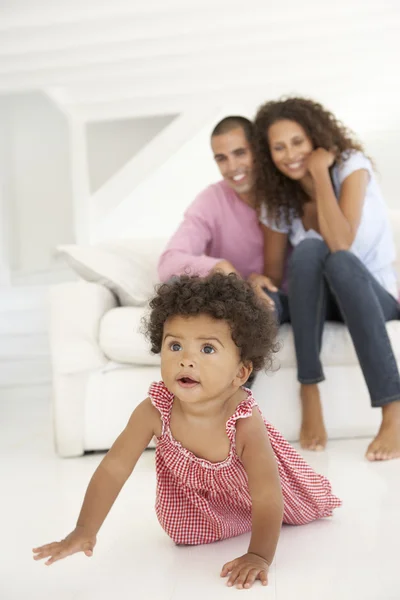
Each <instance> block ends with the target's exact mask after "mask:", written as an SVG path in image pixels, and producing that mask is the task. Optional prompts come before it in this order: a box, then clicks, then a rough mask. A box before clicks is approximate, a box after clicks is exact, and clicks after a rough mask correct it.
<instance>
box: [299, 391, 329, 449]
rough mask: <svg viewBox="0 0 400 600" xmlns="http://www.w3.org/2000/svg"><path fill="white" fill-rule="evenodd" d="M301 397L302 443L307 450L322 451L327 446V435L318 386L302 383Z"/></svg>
mask: <svg viewBox="0 0 400 600" xmlns="http://www.w3.org/2000/svg"><path fill="white" fill-rule="evenodd" d="M300 397H301V404H302V422H301V429H300V445H301V447H302V448H304V449H305V450H314V451H317V452H318V451H321V450H323V449H324V448H325V446H326V441H327V435H326V429H325V425H324V418H323V415H322V406H321V400H320V397H319V390H318V386H317V385H316V384H313V385H304V384H303V385H301V388H300Z"/></svg>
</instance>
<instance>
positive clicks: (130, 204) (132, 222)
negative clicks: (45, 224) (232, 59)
mask: <svg viewBox="0 0 400 600" xmlns="http://www.w3.org/2000/svg"><path fill="white" fill-rule="evenodd" d="M254 109H255V107H249V106H242V107H238V106H234V105H230V106H228V105H227V106H226V108H224V109H220V112H219V117H218V116H216V117H215V118H213V119H212V120H210V121H209V122H208V124H207V125H205V126H204V127H203V128H202V129H201V131H199V132H198V133H197V134H196V135H195V136H194V137H193V138H192V139H191V140H190V141H189V142H188V143H186V144H185V145H183V146H182V147H181V148H180V149H179V151H178V152H176V153H175V154H174V155H173V156H171V157H169V158H166V161H165V163H164V164H163V166H162V167H161V168H159V169H158V170H156V171H155V172H154V173H153V175H152V176H151V177H150V178H149V179H147V180H146V181H145V182H143V183H142V184H140V185H138V186H137V188H136V189H134V190H133V191H132V193H131V194H130V195H128V196H127V198H126V199H125V201H124V202H122V203H121V205H120V206H119V207H118V208H117V209H116V210H115V211H114V212H113V213H112V214H111V215H110V216H109V217H107V219H105V221H104V222H103V223H102V224H101V225H100V226H99V227H98V228H97V230H96V232H95V235H94V238H93V241H95V242H97V241H101V240H105V239H112V238H124V237H152V236H156V237H168V236H170V235H171V234H172V233H173V231H174V230H175V229H176V227H177V225H178V224H179V222H180V220H181V219H182V216H183V213H184V210H185V209H186V208H187V206H188V205H189V204H190V203H191V202H192V201H193V200H194V198H195V196H196V195H197V194H198V193H199V192H200V191H201V190H202V189H203V188H205V187H206V186H207V185H210V184H211V183H213V182H215V181H218V180H219V179H220V175H219V171H218V169H217V167H216V165H215V163H214V161H213V158H212V152H211V148H210V133H211V131H212V129H213V127H214V125H215V124H216V122H217V121H218V120H219V118H222V117H223V116H226V115H227V114H237V113H239V114H243V115H245V116H248V117H250V118H252V117H253V116H254ZM216 115H217V111H216ZM348 117H350V121H351V125H352V126H353V127H354V126H355V125H356V124H357V123H358V124H360V125H361V124H362V125H364V127H365V130H364V131H358V132H357V134H358V137H359V138H360V140H361V142H362V143H364V145H365V147H366V152H367V154H369V155H370V156H371V157H372V158H373V160H374V162H375V165H376V169H377V175H378V179H379V181H380V183H381V186H382V191H383V193H384V196H385V199H386V201H387V204H388V206H390V207H391V208H400V169H399V166H398V144H399V140H400V127H399V128H398V129H397V130H396V129H394V130H391V131H384V130H379V129H378V130H377V129H376V128H375V127H374V125H375V123H372V125H371V126H370V127H368V124H366V123H365V121H363V120H362V119H361V118H360V114H359V113H357V112H354V113H350V114H349V115H348Z"/></svg>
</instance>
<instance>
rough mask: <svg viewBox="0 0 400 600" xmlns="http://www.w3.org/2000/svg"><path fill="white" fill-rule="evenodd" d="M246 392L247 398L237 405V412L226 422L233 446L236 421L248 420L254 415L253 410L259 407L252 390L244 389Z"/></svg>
mask: <svg viewBox="0 0 400 600" xmlns="http://www.w3.org/2000/svg"><path fill="white" fill-rule="evenodd" d="M244 391H245V392H246V393H247V398H245V399H244V400H242V401H241V402H240V404H238V405H237V407H236V410H235V412H234V413H233V415H232V416H231V417H230V418H229V419H228V421H227V422H226V433H227V436H228V438H229V439H230V441H231V444H233V445H234V444H235V442H236V421H237V420H238V419H247V417H251V415H252V414H253V408H254V407H255V406H258V405H257V402H256V401H255V399H254V397H253V394H252V392H251V390H250V389H248V388H244Z"/></svg>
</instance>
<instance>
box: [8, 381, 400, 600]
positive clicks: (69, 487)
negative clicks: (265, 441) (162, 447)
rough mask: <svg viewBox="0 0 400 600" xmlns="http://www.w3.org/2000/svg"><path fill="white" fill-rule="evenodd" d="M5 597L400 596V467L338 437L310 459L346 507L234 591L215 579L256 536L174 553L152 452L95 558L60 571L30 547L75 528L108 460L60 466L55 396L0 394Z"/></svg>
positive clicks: (285, 536) (395, 599)
mask: <svg viewBox="0 0 400 600" xmlns="http://www.w3.org/2000/svg"><path fill="white" fill-rule="evenodd" d="M0 394H1V396H0V481H1V492H0V506H1V512H0V519H1V521H0V525H1V529H0V531H1V557H2V559H1V560H0V598H1V600H14V599H18V600H25V599H29V600H35V599H38V600H39V599H40V600H50V599H51V600H78V599H79V600H92V599H93V600H102V599H107V600H110V599H111V600H113V599H114V598H115V599H118V600H123V599H124V598H126V599H129V600H147V599H150V598H151V599H155V600H164V599H165V600H167V599H168V600H170V599H171V600H187V598H188V597H190V598H191V600H196V599H200V598H201V599H203V600H204V599H207V600H214V599H218V600H223V599H224V598H234V597H236V595H237V594H239V593H240V594H242V595H245V596H246V597H249V598H265V599H278V600H303V599H304V600H321V599H323V600H399V598H400V578H399V564H400V562H399V561H400V550H399V548H400V461H394V462H391V463H382V464H369V463H367V462H366V461H365V460H364V458H363V453H364V450H365V447H366V444H367V440H353V441H342V442H332V443H330V445H329V449H328V450H327V452H325V453H324V454H319V455H314V454H310V455H309V454H308V455H307V458H308V459H309V461H310V462H311V464H312V465H313V466H314V467H315V468H316V469H317V470H319V471H320V472H322V473H324V474H326V475H328V476H329V477H330V479H331V481H332V483H333V486H334V490H335V492H336V493H337V494H338V495H340V496H341V498H342V499H343V502H344V505H343V508H341V509H339V510H337V511H336V514H335V516H334V518H333V519H330V520H326V521H320V522H317V523H314V524H311V525H307V526H304V527H298V528H295V527H284V528H283V530H282V536H281V539H280V543H279V547H278V551H277V555H276V559H275V562H274V564H273V567H272V569H271V573H270V583H269V586H268V587H267V588H262V587H261V585H259V584H258V585H256V586H255V587H254V588H253V589H251V590H242V591H238V590H236V589H230V588H227V587H225V585H224V580H222V579H220V578H219V569H220V568H221V566H222V564H223V563H224V562H225V561H227V560H229V559H232V558H234V557H236V556H239V555H240V554H242V553H244V552H245V550H246V545H247V543H248V537H247V536H243V537H240V538H236V539H234V540H229V541H227V542H221V543H218V544H213V545H210V546H202V547H196V548H182V547H181V548H177V547H175V546H174V545H173V543H172V542H171V541H170V540H169V539H168V537H167V536H166V535H165V534H164V533H163V531H162V530H161V528H160V526H159V525H158V522H157V520H156V517H155V514H154V510H153V505H154V487H155V477H154V467H153V459H154V453H153V451H150V450H149V451H146V453H145V454H144V455H143V457H142V459H141V460H140V462H139V464H138V466H137V468H136V470H135V472H134V474H133V476H132V478H131V480H130V481H129V482H128V484H127V486H126V488H125V489H124V490H123V492H122V494H121V496H120V498H119V499H118V501H117V503H116V505H115V506H114V508H113V510H112V512H111V514H110V516H109V518H108V520H107V521H106V523H105V525H104V528H103V530H102V531H101V533H100V535H99V538H98V543H97V546H96V548H95V553H94V556H93V558H90V559H89V558H86V557H85V556H83V555H76V556H74V557H71V558H69V559H67V560H65V561H61V562H59V563H57V564H55V565H54V566H52V567H50V568H49V567H45V566H44V565H43V564H40V563H35V562H34V561H33V560H32V557H31V548H32V547H33V546H36V545H39V544H42V543H45V542H49V541H54V539H59V538H61V537H63V536H64V535H65V534H66V533H68V532H69V531H70V529H71V528H72V527H73V525H74V522H75V519H76V516H77V513H78V510H79V507H80V503H81V500H82V496H83V493H84V490H85V488H86V485H87V483H88V480H89V478H90V475H91V473H92V472H93V470H94V468H95V467H96V465H97V464H98V462H99V461H100V460H101V455H89V456H85V457H83V458H79V459H72V460H65V459H64V460H62V459H59V458H57V456H55V454H54V452H53V447H52V435H51V418H50V411H49V401H48V395H49V394H48V392H47V391H46V388H45V387H43V390H40V388H36V389H35V391H30V390H25V393H23V394H21V393H18V394H16V393H11V392H9V393H6V392H5V391H4V390H0Z"/></svg>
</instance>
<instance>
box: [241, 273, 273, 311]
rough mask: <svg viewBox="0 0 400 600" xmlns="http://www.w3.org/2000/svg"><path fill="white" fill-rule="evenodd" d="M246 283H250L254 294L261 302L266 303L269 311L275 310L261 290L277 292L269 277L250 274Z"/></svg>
mask: <svg viewBox="0 0 400 600" xmlns="http://www.w3.org/2000/svg"><path fill="white" fill-rule="evenodd" d="M247 281H248V282H249V283H251V285H252V286H253V288H254V291H255V293H256V294H257V296H258V297H259V298H261V300H263V301H264V302H266V303H267V304H268V306H269V307H270V308H271V309H274V308H275V303H274V301H273V300H272V298H270V297H269V296H268V295H267V294H266V293H265V290H264V289H263V288H267V290H269V291H270V292H277V291H278V288H277V287H276V285H274V284H273V283H272V281H271V280H270V278H269V277H266V276H265V275H259V274H258V273H252V274H251V275H250V276H249V277H248V279H247Z"/></svg>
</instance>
